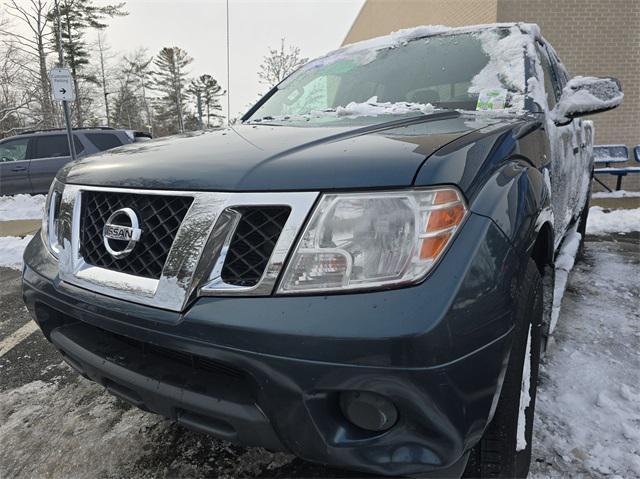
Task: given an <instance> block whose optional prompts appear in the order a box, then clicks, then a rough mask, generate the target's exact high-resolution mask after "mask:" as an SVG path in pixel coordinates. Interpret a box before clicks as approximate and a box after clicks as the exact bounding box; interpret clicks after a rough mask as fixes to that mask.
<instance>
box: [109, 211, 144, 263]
mask: <svg viewBox="0 0 640 479" xmlns="http://www.w3.org/2000/svg"><path fill="white" fill-rule="evenodd" d="M125 217H126V218H128V219H129V226H127V225H122V224H118V223H119V222H122V220H123V219H124V218H125ZM117 220H120V221H117ZM139 226H140V224H139V222H138V216H137V215H136V213H135V211H133V210H132V209H131V208H122V209H119V210H118V211H115V212H114V213H113V214H112V215H111V216H109V219H108V220H107V222H106V223H105V224H104V228H102V238H103V241H104V247H105V248H106V249H107V251H108V252H109V254H110V255H111V256H113V257H114V258H116V259H119V258H124V257H125V256H127V255H128V254H129V253H131V252H132V251H133V248H135V247H136V243H137V242H138V241H139V240H140V235H141V234H142V230H141V229H140V228H139ZM109 240H117V241H126V242H127V245H126V246H125V247H124V249H122V250H119V251H118V250H115V249H113V246H112V245H111V243H109Z"/></svg>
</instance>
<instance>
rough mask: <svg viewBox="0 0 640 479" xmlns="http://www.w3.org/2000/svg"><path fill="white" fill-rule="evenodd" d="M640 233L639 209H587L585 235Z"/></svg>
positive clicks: (594, 207)
mask: <svg viewBox="0 0 640 479" xmlns="http://www.w3.org/2000/svg"><path fill="white" fill-rule="evenodd" d="M633 231H640V208H635V209H632V210H607V209H605V208H602V207H600V206H592V207H591V208H590V209H589V219H588V221H587V234H590V235H603V234H607V233H631V232H633Z"/></svg>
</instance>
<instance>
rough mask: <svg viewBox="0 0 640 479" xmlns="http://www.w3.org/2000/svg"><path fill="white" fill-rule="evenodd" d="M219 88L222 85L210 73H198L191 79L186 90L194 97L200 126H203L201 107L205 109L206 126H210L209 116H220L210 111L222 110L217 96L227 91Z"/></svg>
mask: <svg viewBox="0 0 640 479" xmlns="http://www.w3.org/2000/svg"><path fill="white" fill-rule="evenodd" d="M221 90H222V86H220V84H219V83H218V81H217V80H216V79H215V78H213V77H212V76H211V75H207V74H205V75H200V76H199V77H198V78H195V79H194V80H191V83H190V84H189V88H188V90H187V91H188V93H190V94H191V95H193V96H194V97H195V101H196V109H197V111H198V117H199V119H200V128H202V127H203V121H202V117H203V111H202V108H203V107H204V108H205V111H206V114H205V115H204V116H206V117H207V128H210V127H211V117H219V116H220V115H218V114H216V113H212V110H213V111H216V110H217V111H222V106H221V105H220V101H219V100H218V98H219V97H221V96H224V95H225V94H226V93H227V92H226V90H225V91H223V92H222V93H220V91H221Z"/></svg>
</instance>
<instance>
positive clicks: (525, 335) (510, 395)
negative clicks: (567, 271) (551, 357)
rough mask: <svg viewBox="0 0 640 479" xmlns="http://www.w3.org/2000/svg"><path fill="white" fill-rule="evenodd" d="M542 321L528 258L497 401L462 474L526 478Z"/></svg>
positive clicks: (538, 281)
mask: <svg viewBox="0 0 640 479" xmlns="http://www.w3.org/2000/svg"><path fill="white" fill-rule="evenodd" d="M542 320H543V300H542V277H541V275H540V272H539V271H538V268H537V266H536V264H535V262H534V261H533V260H532V259H529V260H528V263H527V270H526V273H525V278H524V281H523V283H522V285H521V287H520V293H519V298H518V306H517V311H516V324H515V328H514V331H513V345H512V349H511V354H510V355H509V363H508V366H507V371H506V375H505V379H504V383H503V385H502V392H501V394H500V399H499V401H498V406H497V408H496V412H495V414H494V416H493V420H492V421H491V423H490V424H489V426H488V427H487V429H486V431H485V433H484V435H483V436H482V439H481V440H480V442H479V443H478V444H477V445H476V447H474V449H472V451H471V455H470V457H469V462H468V463H467V468H466V470H465V474H464V476H463V477H482V478H489V477H491V478H507V477H509V478H513V477H517V478H525V477H527V474H528V473H529V465H530V463H531V437H532V431H533V416H534V411H535V403H536V390H537V385H538V370H539V365H540V337H541V328H542ZM527 366H528V367H527ZM523 378H524V379H525V381H523ZM527 379H528V380H527ZM527 396H528V399H527Z"/></svg>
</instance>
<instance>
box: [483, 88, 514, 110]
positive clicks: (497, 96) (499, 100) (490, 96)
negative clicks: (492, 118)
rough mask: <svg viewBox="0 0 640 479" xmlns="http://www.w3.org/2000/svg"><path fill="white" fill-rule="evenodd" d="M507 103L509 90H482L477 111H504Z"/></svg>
mask: <svg viewBox="0 0 640 479" xmlns="http://www.w3.org/2000/svg"><path fill="white" fill-rule="evenodd" d="M506 102H507V90H505V89H504V88H491V89H487V90H481V91H480V95H479V96H478V103H477V104H476V110H480V111H488V110H502V109H504V108H505V104H506Z"/></svg>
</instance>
